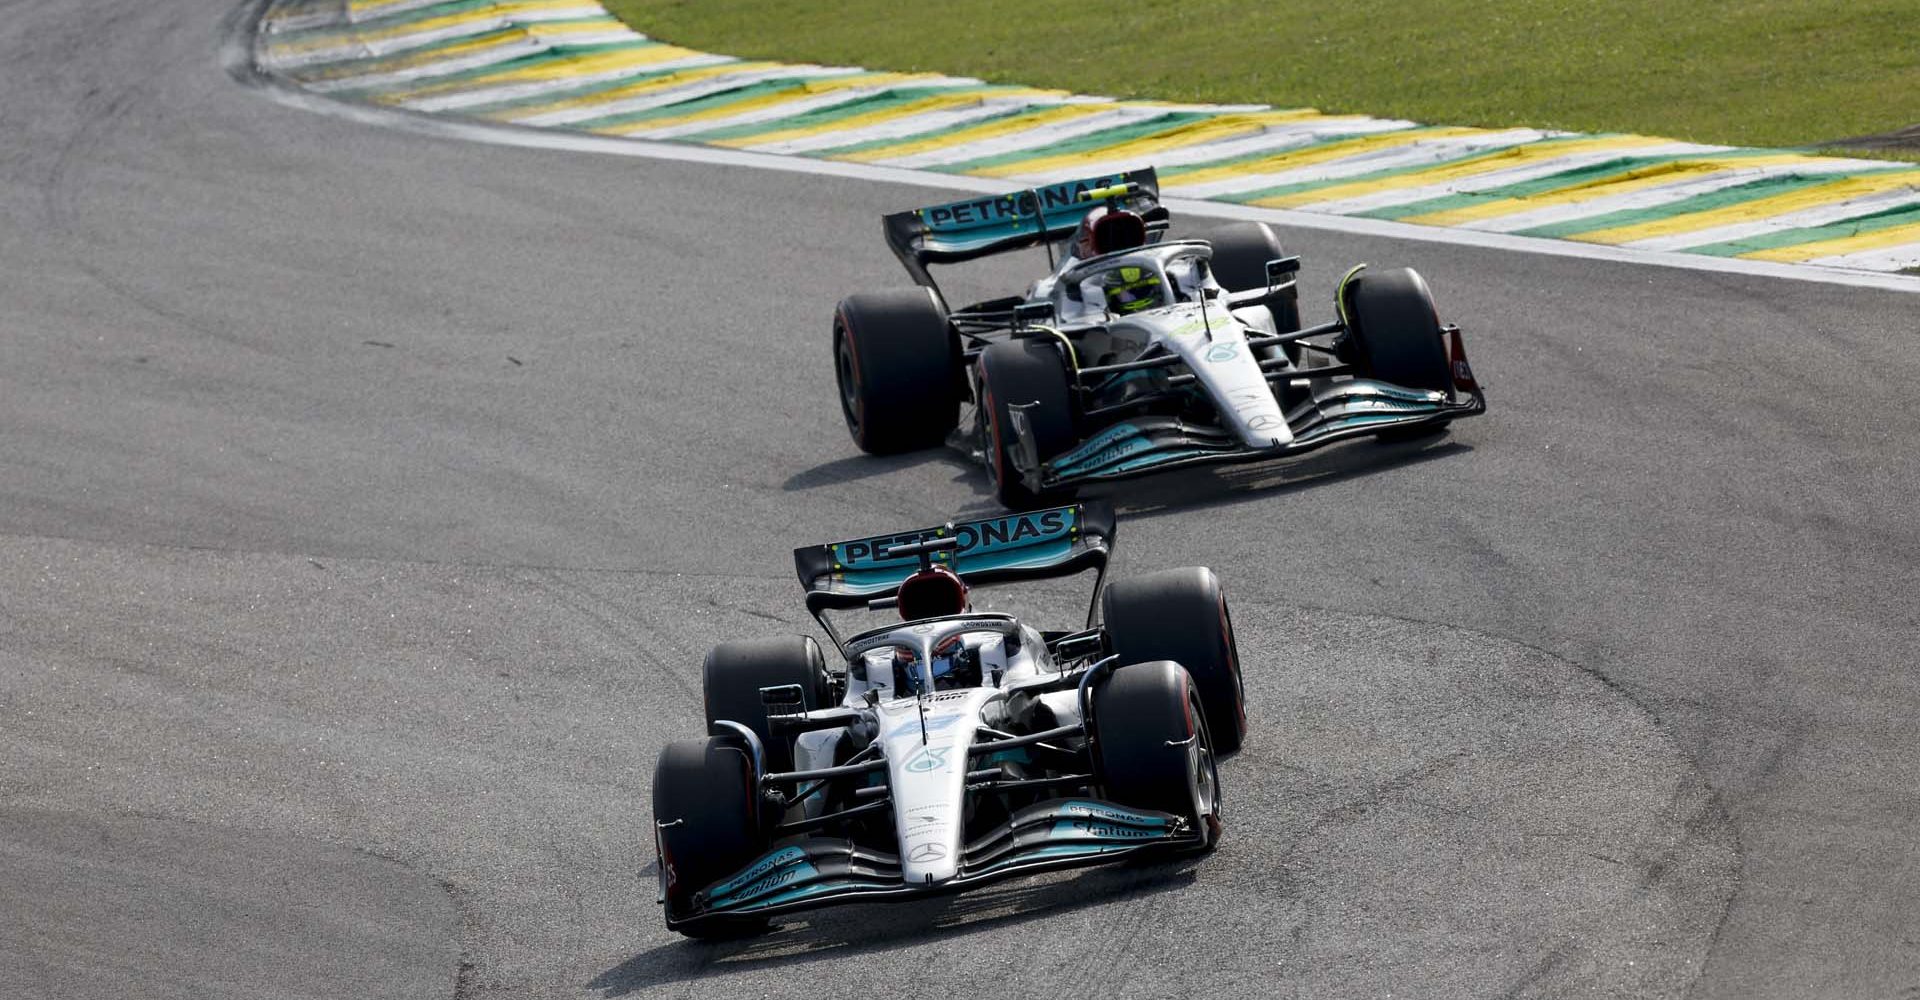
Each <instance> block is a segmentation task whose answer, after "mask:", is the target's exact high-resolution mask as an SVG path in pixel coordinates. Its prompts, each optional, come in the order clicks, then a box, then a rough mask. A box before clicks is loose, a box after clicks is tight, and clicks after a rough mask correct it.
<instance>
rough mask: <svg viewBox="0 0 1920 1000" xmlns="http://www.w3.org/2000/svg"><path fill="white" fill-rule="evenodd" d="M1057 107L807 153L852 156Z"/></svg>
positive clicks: (1010, 110) (1019, 111) (1040, 107)
mask: <svg viewBox="0 0 1920 1000" xmlns="http://www.w3.org/2000/svg"><path fill="white" fill-rule="evenodd" d="M1057 107H1058V105H1054V104H1047V105H1028V106H1027V107H1022V108H1008V109H1007V110H1006V111H1003V112H1001V113H1000V114H997V115H988V116H986V117H984V118H973V119H969V120H968V121H964V122H961V123H960V124H958V125H952V126H949V127H947V128H944V129H940V130H938V131H935V132H921V133H917V134H915V135H911V136H888V137H887V138H884V139H869V140H867V141H866V142H856V143H854V144H852V145H850V146H835V147H833V148H832V149H821V150H815V151H814V152H812V153H808V154H807V155H808V156H820V157H837V156H852V155H853V154H855V153H863V152H866V151H867V150H869V149H880V148H882V147H885V146H898V145H900V144H901V143H905V142H917V141H919V140H922V139H931V138H933V137H934V136H937V135H943V134H946V133H948V132H958V131H960V130H961V129H969V128H979V127H981V126H984V125H1004V124H1007V123H1009V122H1011V121H1013V120H1014V119H1016V118H1027V117H1038V116H1039V115H1041V114H1043V113H1045V112H1048V111H1052V110H1054V109H1055V108H1057Z"/></svg>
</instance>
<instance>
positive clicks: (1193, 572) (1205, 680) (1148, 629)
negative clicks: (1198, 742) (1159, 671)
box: [1100, 566, 1247, 756]
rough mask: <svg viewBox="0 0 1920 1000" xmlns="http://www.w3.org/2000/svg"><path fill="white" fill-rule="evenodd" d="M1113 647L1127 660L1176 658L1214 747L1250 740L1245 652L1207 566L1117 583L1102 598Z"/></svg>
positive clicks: (1227, 750)
mask: <svg viewBox="0 0 1920 1000" xmlns="http://www.w3.org/2000/svg"><path fill="white" fill-rule="evenodd" d="M1100 616H1101V620H1102V621H1103V622H1105V627H1106V630H1107V643H1108V647H1109V648H1110V649H1111V650H1112V651H1113V652H1115V653H1118V654H1119V655H1120V662H1121V663H1141V662H1145V661H1147V660H1172V661H1173V662H1175V663H1178V664H1180V665H1181V666H1182V667H1185V668H1186V670H1187V673H1188V674H1190V675H1192V677H1193V684H1194V687H1195V689H1196V690H1198V692H1199V697H1200V704H1201V705H1202V706H1204V707H1205V709H1206V715H1207V725H1208V728H1209V729H1210V730H1211V731H1212V733H1213V746H1214V749H1215V750H1216V751H1217V752H1219V753H1220V754H1221V755H1222V756H1225V755H1227V754H1232V753H1236V752H1238V751H1239V749H1240V744H1241V743H1243V742H1244V741H1245V740H1246V735H1247V708H1246V705H1247V694H1246V685H1245V683H1244V682H1243V681H1242V679H1241V676H1240V647H1239V645H1238V643H1237V642H1235V640H1234V636H1233V617H1232V615H1231V614H1229V613H1228V611H1227V597H1226V594H1225V593H1223V592H1222V591H1221V589H1220V578H1219V577H1216V576H1214V575H1213V571H1212V570H1210V569H1207V568H1205V567H1203V566H1188V567H1185V568H1182V569H1166V570H1160V571H1159V572H1156V573H1148V574H1146V575H1145V576H1138V577H1133V578H1130V579H1126V580H1116V581H1114V582H1113V583H1111V584H1108V585H1107V589H1106V591H1105V592H1104V593H1102V594H1101V595H1100Z"/></svg>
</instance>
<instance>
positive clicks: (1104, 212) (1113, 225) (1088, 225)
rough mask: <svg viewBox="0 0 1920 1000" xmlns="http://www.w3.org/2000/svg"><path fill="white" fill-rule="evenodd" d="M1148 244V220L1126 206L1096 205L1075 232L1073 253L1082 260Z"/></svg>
mask: <svg viewBox="0 0 1920 1000" xmlns="http://www.w3.org/2000/svg"><path fill="white" fill-rule="evenodd" d="M1146 245H1147V223H1146V220H1144V219H1142V218H1141V217H1140V216H1139V215H1137V214H1135V213H1133V212H1129V211H1127V210H1126V209H1124V208H1110V207H1108V206H1106V205H1099V206H1096V207H1095V208H1094V209H1093V210H1092V211H1089V212H1088V213H1087V215H1086V218H1084V219H1081V220H1080V227H1079V228H1078V229H1076V230H1074V233H1073V256H1074V257H1076V258H1078V259H1080V260H1088V259H1090V258H1093V257H1098V256H1100V255H1101V254H1103V253H1113V252H1114V251H1116V250H1132V249H1134V248H1135V247H1143V246H1146Z"/></svg>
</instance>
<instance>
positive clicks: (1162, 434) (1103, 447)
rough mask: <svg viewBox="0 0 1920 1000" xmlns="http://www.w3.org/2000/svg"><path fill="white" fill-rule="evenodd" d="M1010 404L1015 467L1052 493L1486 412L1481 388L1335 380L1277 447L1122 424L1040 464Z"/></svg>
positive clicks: (1176, 424) (1297, 411)
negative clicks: (1458, 390) (1453, 390)
mask: <svg viewBox="0 0 1920 1000" xmlns="http://www.w3.org/2000/svg"><path fill="white" fill-rule="evenodd" d="M1030 407H1031V404H1029V405H1027V406H1022V405H1020V404H1014V405H1011V406H1009V407H1008V408H1007V409H1008V413H1009V416H1010V418H1011V423H1012V424H1013V432H1014V435H1015V442H1014V455H1013V459H1014V465H1015V466H1016V467H1017V468H1018V470H1019V473H1020V476H1021V478H1022V480H1023V481H1024V482H1025V483H1026V485H1027V487H1028V488H1029V489H1032V490H1034V491H1035V492H1044V491H1046V490H1050V489H1055V488H1058V487H1063V486H1070V485H1075V484H1079V483H1086V482H1095V481H1100V480H1110V479H1125V478H1127V477H1130V476H1138V475H1145V474H1147V473H1150V472H1159V471H1161V470H1164V469H1170V468H1177V467H1180V466H1185V465H1201V464H1206V463H1214V462H1259V461H1264V460H1266V459H1272V458H1279V457H1282V456H1286V455H1297V454H1300V453H1301V452H1306V451H1312V450H1313V449H1315V448H1320V447H1324V446H1326V445H1329V444H1332V443H1334V442H1336V441H1341V440H1345V439H1347V438H1353V437H1360V436H1363V435H1367V434H1376V433H1379V432H1380V431H1384V430H1395V429H1412V428H1417V427H1420V426H1423V425H1427V426H1435V425H1440V424H1445V423H1447V422H1449V421H1452V420H1455V419H1458V418H1460V417H1467V416H1474V415H1476V414H1480V413H1485V412H1486V409H1487V401H1486V397H1485V395H1484V394H1482V393H1481V392H1480V391H1479V390H1478V389H1475V390H1474V391H1473V392H1471V393H1463V394H1460V395H1459V396H1457V397H1456V396H1451V395H1449V394H1448V393H1444V392H1437V391H1421V390H1417V389H1407V388H1403V387H1401V386H1397V385H1392V384H1389V383H1386V382H1378V381H1374V380H1372V379H1361V378H1356V379H1348V380H1342V381H1337V382H1330V383H1328V384H1327V385H1325V386H1324V387H1322V388H1321V389H1319V390H1318V391H1317V392H1315V393H1314V397H1313V398H1312V399H1311V400H1308V401H1306V402H1304V403H1301V404H1300V405H1299V406H1296V407H1295V408H1294V409H1293V410H1292V411H1291V412H1289V413H1288V414H1287V415H1286V420H1287V426H1288V428H1289V429H1290V430H1292V432H1293V440H1292V441H1290V442H1288V443H1286V444H1284V445H1281V446H1279V447H1275V448H1249V447H1247V446H1246V445H1245V444H1244V443H1242V442H1241V441H1240V439H1239V438H1237V437H1235V436H1234V435H1232V434H1231V433H1229V432H1227V431H1226V430H1223V429H1221V428H1219V427H1214V426H1210V425H1205V424H1192V423H1188V422H1186V421H1183V420H1181V419H1179V418H1177V417H1142V418H1138V419H1132V420H1122V421H1120V422H1118V423H1115V424H1113V425H1112V426H1110V427H1108V428H1106V429H1105V430H1103V431H1101V432H1099V433H1097V434H1095V435H1093V436H1092V437H1090V438H1088V439H1087V440H1085V441H1083V442H1081V443H1080V444H1078V445H1076V446H1075V447H1073V448H1071V449H1069V450H1068V451H1067V452H1065V453H1064V454H1061V455H1058V456H1055V457H1053V458H1050V459H1048V460H1046V461H1045V462H1041V461H1039V459H1038V457H1037V455H1036V448H1035V446H1034V441H1033V433H1032V430H1031V427H1030V425H1029V424H1028V423H1027V419H1026V414H1025V412H1023V411H1025V410H1027V409H1029V408H1030Z"/></svg>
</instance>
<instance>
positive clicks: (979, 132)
mask: <svg viewBox="0 0 1920 1000" xmlns="http://www.w3.org/2000/svg"><path fill="white" fill-rule="evenodd" d="M1113 109H1114V105H1112V104H1070V105H1067V106H1066V107H1060V108H1047V109H1044V110H1036V111H1033V112H1029V113H1027V114H1022V115H1019V116H1017V117H1014V118H1009V119H1006V120H1005V121H997V122H987V123H985V124H981V125H975V126H973V127H972V128H963V129H955V130H953V131H952V132H945V133H942V134H940V135H935V136H927V137H925V138H920V139H913V140H910V141H906V142H897V143H894V144H892V145H889V146H876V147H874V148H872V149H866V150H861V151H860V152H858V153H849V154H848V155H846V156H836V157H834V159H837V160H847V161H849V162H852V163H872V162H874V161H876V160H893V159H899V158H901V157H906V156H917V155H919V154H921V153H931V152H934V151H936V150H941V149H947V148H949V147H952V146H960V145H965V144H966V143H970V142H984V141H986V140H988V139H997V138H999V137H1001V136H1003V135H1011V134H1013V133H1015V132H1024V131H1026V130H1027V129H1030V128H1039V127H1041V126H1043V125H1052V124H1054V123H1055V122H1063V121H1067V120H1069V119H1073V118H1085V117H1087V116H1088V115H1097V114H1105V113H1107V112H1109V111H1112V110H1113Z"/></svg>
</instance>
